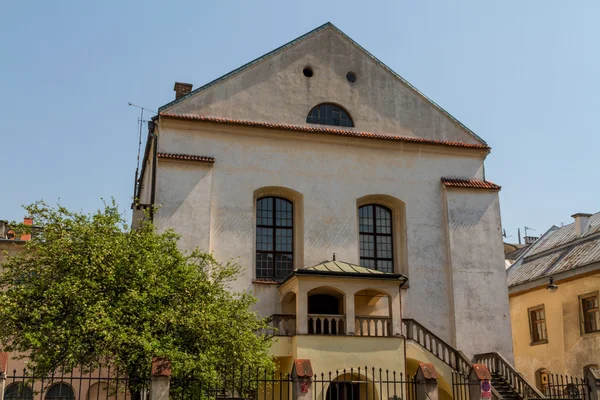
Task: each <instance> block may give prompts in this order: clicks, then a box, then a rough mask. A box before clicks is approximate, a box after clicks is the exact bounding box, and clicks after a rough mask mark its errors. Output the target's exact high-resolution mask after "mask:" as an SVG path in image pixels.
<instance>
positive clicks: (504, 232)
mask: <svg viewBox="0 0 600 400" xmlns="http://www.w3.org/2000/svg"><path fill="white" fill-rule="evenodd" d="M502 236H503V237H504V239H508V238H509V237H512V235H510V236H506V229H502Z"/></svg>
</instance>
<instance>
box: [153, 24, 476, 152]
mask: <svg viewBox="0 0 600 400" xmlns="http://www.w3.org/2000/svg"><path fill="white" fill-rule="evenodd" d="M327 28H330V29H332V30H334V31H335V32H337V33H338V34H339V35H341V36H342V37H344V38H346V39H347V40H348V41H349V42H351V43H352V44H353V45H354V46H356V47H357V48H358V49H360V50H361V51H363V52H364V53H365V54H366V55H367V56H368V57H370V58H371V59H373V61H375V62H376V63H377V64H379V65H380V66H381V67H383V68H384V69H385V70H386V71H388V72H389V73H391V74H392V75H393V76H394V77H395V78H396V79H398V80H399V81H400V82H402V83H403V84H404V85H406V86H407V87H408V88H410V89H411V90H413V91H414V92H415V93H416V94H418V95H419V96H421V97H423V98H424V99H425V100H426V101H427V102H429V103H430V104H431V105H433V106H434V107H435V108H436V109H437V110H439V111H440V112H441V113H442V114H444V115H445V116H447V117H448V118H450V120H452V121H453V122H454V123H456V124H457V125H458V126H460V127H461V128H462V129H464V130H465V131H466V132H468V133H469V134H471V135H472V136H473V137H475V138H476V139H477V140H479V141H480V142H481V143H482V144H483V145H486V146H487V143H486V141H485V140H483V138H481V137H480V136H479V135H477V134H476V133H475V132H473V131H472V130H471V129H469V128H468V127H467V126H466V125H465V124H463V123H462V122H460V121H459V120H458V119H457V118H456V117H454V116H453V115H452V114H450V113H449V112H448V111H446V110H445V109H444V108H442V107H441V106H440V105H438V104H437V103H436V102H435V101H433V100H432V99H430V98H429V97H427V96H426V95H425V94H424V93H422V92H421V91H420V90H419V89H417V88H416V87H415V86H413V85H412V84H411V83H409V82H408V81H407V80H406V79H404V78H403V77H402V76H400V75H399V74H398V73H397V72H395V71H394V70H393V69H391V68H390V67H388V66H387V65H386V64H385V63H384V62H383V61H381V60H380V59H378V58H377V57H375V56H374V55H373V54H371V53H370V52H369V51H368V50H367V49H365V48H364V47H362V46H361V45H360V44H358V43H357V42H356V41H354V39H352V38H351V37H350V36H348V35H346V34H345V33H344V32H342V31H341V30H340V29H339V28H338V27H336V26H335V25H333V24H332V23H331V22H326V23H325V24H323V25H321V26H319V27H317V28H315V29H313V30H312V31H310V32H308V33H305V34H304V35H301V36H299V37H297V38H296V39H294V40H292V41H290V42H288V43H286V44H284V45H283V46H280V47H278V48H276V49H275V50H272V51H270V52H268V53H266V54H264V55H262V56H260V57H258V58H256V59H254V60H252V61H250V62H249V63H246V64H244V65H242V66H241V67H239V68H236V69H234V70H233V71H231V72H229V73H227V74H225V75H223V76H221V77H219V78H217V79H215V80H213V81H211V82H209V83H207V84H205V85H202V86H200V87H198V88H197V89H195V90H192V91H191V92H190V93H188V94H186V95H185V96H182V97H180V98H179V99H175V100H173V101H171V102H169V103H167V104H165V105H163V106H162V107H159V109H158V112H159V113H160V112H161V111H164V110H166V109H167V108H170V107H172V106H174V105H176V104H178V103H181V102H183V101H185V100H186V99H188V98H190V97H192V96H194V95H195V94H197V93H199V92H201V91H203V90H205V89H207V88H209V87H211V86H214V85H216V84H217V83H219V82H223V81H225V80H226V79H228V78H230V77H232V76H234V75H237V74H238V73H240V72H242V71H244V70H246V69H248V68H250V67H252V66H254V65H256V64H258V63H259V62H261V61H263V60H266V59H267V58H270V57H273V56H275V55H276V54H279V53H281V52H282V51H283V50H285V49H287V48H289V47H292V46H294V45H295V44H297V43H299V42H301V41H303V40H305V39H307V38H309V37H311V36H313V35H315V34H317V33H318V32H321V31H323V30H325V29H327Z"/></svg>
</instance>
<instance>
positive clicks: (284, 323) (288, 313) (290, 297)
mask: <svg viewBox="0 0 600 400" xmlns="http://www.w3.org/2000/svg"><path fill="white" fill-rule="evenodd" d="M296 298H297V296H296V293H295V292H287V293H286V294H285V295H284V296H283V297H282V298H281V314H275V315H273V316H272V318H273V322H272V324H273V326H274V327H275V328H277V335H278V336H294V335H295V334H296V301H297V300H296Z"/></svg>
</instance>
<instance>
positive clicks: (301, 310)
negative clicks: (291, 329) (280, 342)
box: [296, 286, 308, 335]
mask: <svg viewBox="0 0 600 400" xmlns="http://www.w3.org/2000/svg"><path fill="white" fill-rule="evenodd" d="M296 334H297V335H306V334H308V295H307V293H306V292H305V291H302V290H300V286H298V293H297V294H296Z"/></svg>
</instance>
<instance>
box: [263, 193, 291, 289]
mask: <svg viewBox="0 0 600 400" xmlns="http://www.w3.org/2000/svg"><path fill="white" fill-rule="evenodd" d="M293 225H294V205H293V204H292V202H291V201H289V200H287V199H284V198H281V197H263V198H261V199H258V200H257V201H256V277H257V278H259V279H261V278H263V279H264V278H271V279H281V278H285V277H286V276H287V275H288V274H289V273H290V272H292V269H293V265H294V264H293V259H294V249H293V247H294V246H293V243H294V240H293V228H294V227H293Z"/></svg>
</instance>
